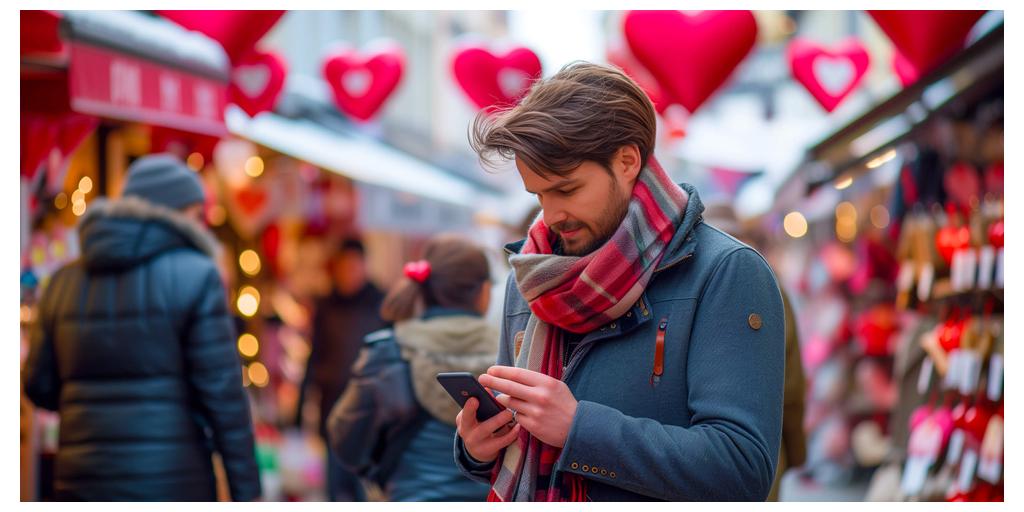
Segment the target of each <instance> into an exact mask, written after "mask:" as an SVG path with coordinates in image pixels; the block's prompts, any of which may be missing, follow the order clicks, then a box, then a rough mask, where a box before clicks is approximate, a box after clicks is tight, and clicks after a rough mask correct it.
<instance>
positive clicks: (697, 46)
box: [624, 11, 757, 113]
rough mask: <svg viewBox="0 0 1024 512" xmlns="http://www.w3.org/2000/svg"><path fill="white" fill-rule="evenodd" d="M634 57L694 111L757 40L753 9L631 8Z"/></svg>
mask: <svg viewBox="0 0 1024 512" xmlns="http://www.w3.org/2000/svg"><path fill="white" fill-rule="evenodd" d="M624 30H625V35H626V41H627V42H628V43H629V48H630V50H632V52H633V55H635V56H636V58H637V60H639V61H640V62H641V63H642V64H643V65H644V67H646V68H647V69H648V70H650V72H651V74H652V75H654V77H655V78H656V79H657V80H658V83H660V84H661V86H662V88H664V89H665V91H666V92H667V93H668V95H669V96H671V97H672V98H673V99H674V100H676V101H678V102H679V103H680V104H681V105H683V106H684V107H686V109H687V110H689V111H690V113H693V112H696V111H697V109H698V108H700V106H701V105H703V104H704V102H705V101H707V99H708V98H709V97H710V96H711V95H712V94H713V93H714V92H715V91H716V90H718V88H719V87H721V86H722V84H723V83H725V81H726V79H728V78H729V75H731V74H732V72H733V70H734V69H736V66H738V65H739V63H740V62H742V61H743V59H744V58H745V57H746V56H747V54H749V53H750V50H752V49H753V48H754V43H755V42H757V21H756V20H755V19H754V15H753V14H752V13H751V12H750V11H704V12H702V13H700V14H697V15H693V16H691V15H688V14H683V13H682V12H679V11H630V12H629V13H628V14H626V17H625V22H624Z"/></svg>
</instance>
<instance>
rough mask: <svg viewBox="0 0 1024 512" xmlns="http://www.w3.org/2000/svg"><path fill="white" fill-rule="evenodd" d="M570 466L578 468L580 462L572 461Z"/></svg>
mask: <svg viewBox="0 0 1024 512" xmlns="http://www.w3.org/2000/svg"><path fill="white" fill-rule="evenodd" d="M570 467H571V468H573V469H579V467H580V464H579V463H578V462H573V463H572V465H571V466H570Z"/></svg>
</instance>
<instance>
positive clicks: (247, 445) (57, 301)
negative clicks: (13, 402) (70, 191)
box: [22, 155, 260, 501]
mask: <svg viewBox="0 0 1024 512" xmlns="http://www.w3.org/2000/svg"><path fill="white" fill-rule="evenodd" d="M203 199H204V194H203V188H202V184H201V182H200V180H199V178H198V176H196V174H195V173H194V172H193V171H191V170H190V169H189V168H188V167H186V166H185V164H184V163H182V162H181V161H180V160H178V159H177V158H175V157H172V156H170V155H152V156H147V157H143V158H141V159H139V160H138V161H136V162H135V163H134V164H132V166H131V167H130V168H129V169H128V177H127V181H126V183H125V187H124V197H122V198H121V199H119V200H116V201H107V200H104V199H97V200H95V201H93V202H92V203H91V204H90V205H89V211H88V212H87V213H86V214H85V215H84V216H83V218H82V221H81V223H80V225H79V230H80V236H81V245H82V257H81V258H80V259H78V260H76V261H74V262H73V263H71V264H69V265H68V266H66V267H64V268H62V269H61V270H60V271H58V272H57V273H56V274H55V275H54V276H53V278H52V279H51V281H50V283H49V285H48V286H47V288H46V290H45V292H44V293H43V297H42V299H41V303H40V308H39V321H38V322H37V324H36V325H35V326H34V327H33V331H32V343H31V349H30V352H29V356H28V360H27V362H26V364H25V368H24V370H23V374H22V377H23V379H24V387H25V393H26V395H28V397H29V399H31V400H32V401H33V402H34V403H35V404H36V405H38V406H40V407H43V408H46V409H52V410H54V411H57V412H58V413H59V414H60V441H59V448H58V450H57V457H56V463H55V466H56V477H55V478H56V481H55V484H54V487H55V495H56V498H57V499H58V500H90V501H122V500H124V501H150V500H157V501H192V500H201V501H209V500H215V499H216V498H217V491H216V479H215V476H214V469H213V462H212V458H211V455H212V454H213V453H214V452H216V453H218V454H219V455H220V457H221V460H222V461H223V466H224V470H225V473H226V476H227V481H228V482H227V483H228V488H229V489H230V493H231V498H232V499H233V500H236V501H247V500H252V499H255V498H258V497H259V496H260V480H259V473H258V470H257V466H256V458H255V449H254V443H253V432H252V419H251V416H250V413H249V402H248V398H247V396H246V394H245V390H244V389H243V387H242V379H241V373H240V368H241V361H240V359H239V357H238V353H237V350H236V348H235V339H236V332H235V327H234V324H233V322H232V319H231V314H230V312H229V310H228V303H227V298H226V296H225V291H224V287H223V285H222V282H221V278H220V275H219V274H218V271H217V266H216V263H215V259H216V254H217V253H218V251H219V248H218V245H217V240H216V238H214V237H213V235H212V234H211V233H210V232H208V231H207V230H206V229H205V228H204V227H203V224H202V221H201V219H202V203H203Z"/></svg>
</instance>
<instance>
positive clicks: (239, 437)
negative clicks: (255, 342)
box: [184, 264, 261, 501]
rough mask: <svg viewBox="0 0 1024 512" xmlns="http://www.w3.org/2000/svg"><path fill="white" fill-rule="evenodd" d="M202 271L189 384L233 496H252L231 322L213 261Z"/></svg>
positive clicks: (250, 444) (249, 440) (250, 453)
mask: <svg viewBox="0 0 1024 512" xmlns="http://www.w3.org/2000/svg"><path fill="white" fill-rule="evenodd" d="M203 270H204V271H203V272H200V275H201V276H203V277H201V281H202V286H201V287H200V288H201V289H200V292H199V297H198V298H197V299H196V301H195V302H194V303H193V308H192V311H191V317H190V318H191V321H190V322H189V323H188V326H187V328H186V331H185V343H184V347H185V361H186V364H187V371H188V379H189V384H190V386H191V388H192V391H193V393H194V396H195V400H194V402H195V403H196V405H197V408H198V410H199V412H200V413H201V414H202V415H203V417H204V418H205V419H206V421H207V422H208V423H209V425H210V428H211V430H212V434H213V442H214V446H215V448H216V450H217V452H218V453H220V456H221V459H222V460H223V463H224V470H225V473H226V474H227V480H228V488H229V489H230V492H231V499H232V500H234V501H251V500H253V499H256V498H258V497H259V496H260V493H261V491H260V478H259V470H258V469H257V466H256V453H255V442H254V439H253V428H252V416H251V415H250V412H249V399H248V396H247V395H246V393H245V390H244V388H243V387H242V380H241V375H240V373H239V372H240V368H241V360H240V359H239V357H238V353H237V349H236V348H235V334H236V333H235V327H234V324H233V322H232V318H231V314H230V312H229V311H228V305H227V300H226V296H225V292H224V287H223V285H222V284H221V281H220V277H219V275H218V274H217V271H216V268H215V267H214V266H213V265H212V264H211V265H209V267H208V268H206V269H203Z"/></svg>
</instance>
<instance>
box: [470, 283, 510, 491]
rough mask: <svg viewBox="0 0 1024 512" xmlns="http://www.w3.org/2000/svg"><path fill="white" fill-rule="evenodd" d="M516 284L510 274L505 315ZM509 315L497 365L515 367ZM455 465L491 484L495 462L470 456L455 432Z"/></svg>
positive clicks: (504, 322) (503, 319) (503, 325)
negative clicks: (482, 460)
mask: <svg viewBox="0 0 1024 512" xmlns="http://www.w3.org/2000/svg"><path fill="white" fill-rule="evenodd" d="M514 286H516V284H515V272H514V271H513V272H510V273H509V275H508V279H507V280H506V282H505V302H504V304H505V307H506V309H505V313H507V312H508V310H507V307H508V304H509V293H510V292H511V290H512V287H514ZM508 330H509V325H508V315H507V314H502V317H501V340H500V341H499V342H498V360H497V362H496V363H495V364H498V365H501V366H514V365H515V361H513V360H512V352H511V350H512V343H511V341H512V336H510V335H509V332H508ZM455 465H456V466H458V467H459V471H462V474H464V475H466V477H468V478H470V479H471V480H476V481H477V482H483V483H486V484H489V483H491V471H492V470H493V469H494V462H493V461H491V462H480V461H478V460H476V459H474V458H473V457H471V456H470V455H469V452H468V451H466V445H465V444H463V443H462V437H460V436H459V433H458V431H456V432H455Z"/></svg>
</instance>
